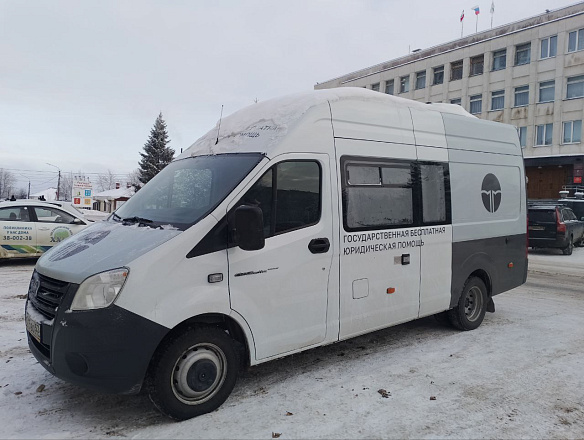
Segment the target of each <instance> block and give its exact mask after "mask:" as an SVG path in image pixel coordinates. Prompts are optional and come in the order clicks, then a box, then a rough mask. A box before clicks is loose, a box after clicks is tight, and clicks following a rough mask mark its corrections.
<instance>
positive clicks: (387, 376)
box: [0, 248, 584, 438]
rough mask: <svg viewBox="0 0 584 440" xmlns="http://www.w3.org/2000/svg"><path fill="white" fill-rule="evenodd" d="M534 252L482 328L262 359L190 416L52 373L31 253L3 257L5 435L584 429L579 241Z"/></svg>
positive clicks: (395, 336)
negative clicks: (567, 252)
mask: <svg viewBox="0 0 584 440" xmlns="http://www.w3.org/2000/svg"><path fill="white" fill-rule="evenodd" d="M529 258H530V273H529V277H528V282H527V284H525V285H524V286H522V287H520V288H517V289H514V290H513V291H511V292H507V293H504V294H502V295H499V296H497V297H496V298H495V304H496V309H497V311H496V313H494V314H487V316H486V318H485V321H484V323H483V325H482V326H481V327H480V328H479V329H477V330H475V331H472V332H458V331H455V330H452V329H450V328H446V327H441V326H440V325H438V324H437V323H436V321H435V320H434V319H432V318H425V319H421V320H418V321H415V322H411V323H408V324H404V325H400V326H397V327H393V328H390V329H386V330H383V331H379V332H376V333H373V334H369V335H366V336H362V337H359V338H355V339H352V340H350V341H345V342H342V343H339V344H335V345H332V346H328V347H323V348H319V349H315V350H311V351H309V352H305V353H302V354H300V355H295V356H292V357H288V358H284V359H281V360H279V361H275V362H270V363H267V364H263V365H260V366H258V367H255V368H253V369H251V370H250V371H248V372H247V373H245V374H244V375H243V376H242V377H240V380H239V382H238V384H237V385H236V388H235V390H234V392H233V394H232V395H231V397H230V398H229V399H228V400H227V402H226V403H225V404H224V405H223V406H222V407H221V408H219V409H218V410H217V411H215V412H213V413H211V414H207V415H204V416H201V417H198V418H196V419H192V420H188V421H185V422H181V423H176V422H171V421H168V420H167V419H165V418H164V417H162V416H160V415H159V414H158V413H157V412H156V411H155V410H153V409H152V407H151V405H150V402H149V400H148V398H147V396H145V395H143V394H141V395H138V396H110V395H100V394H97V393H94V392H91V391H87V390H84V389H81V388H77V387H75V386H73V385H69V384H67V383H65V382H62V381H60V380H58V379H55V378H54V377H52V376H51V375H50V374H49V373H47V372H46V371H45V370H44V369H43V368H42V367H41V366H40V365H38V364H37V363H36V360H35V359H34V358H33V356H32V355H31V354H30V353H29V351H28V348H27V344H26V335H25V331H24V320H23V310H24V303H25V295H26V291H27V286H28V281H29V278H30V275H31V272H32V270H33V267H34V262H9V263H0V335H1V337H0V365H2V369H1V370H0V427H1V430H0V437H5V438H87V437H92V438H93V437H100V438H105V437H114V438H115V437H120V438H121V437H136V438H273V437H278V434H281V435H280V438H371V437H384V438H583V437H584V391H583V390H584V286H583V274H584V248H577V249H575V250H574V254H573V255H571V256H564V255H561V253H560V252H557V251H537V252H530V256H529ZM381 390H385V391H386V392H387V393H383V394H385V396H386V397H384V396H382V393H380V391H381Z"/></svg>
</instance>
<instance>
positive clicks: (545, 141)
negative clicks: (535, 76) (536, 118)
mask: <svg viewBox="0 0 584 440" xmlns="http://www.w3.org/2000/svg"><path fill="white" fill-rule="evenodd" d="M553 132H554V124H544V125H536V126H535V133H536V136H535V145H551V144H552V135H553Z"/></svg>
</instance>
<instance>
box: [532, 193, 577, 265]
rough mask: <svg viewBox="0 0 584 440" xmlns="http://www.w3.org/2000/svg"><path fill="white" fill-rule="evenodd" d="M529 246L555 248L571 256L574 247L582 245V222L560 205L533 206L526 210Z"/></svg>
mask: <svg viewBox="0 0 584 440" xmlns="http://www.w3.org/2000/svg"><path fill="white" fill-rule="evenodd" d="M528 222H529V227H528V231H529V246H530V247H532V248H557V249H561V250H562V252H563V253H564V255H571V254H572V250H573V248H574V246H575V245H576V246H580V245H583V244H584V221H581V220H578V218H577V217H576V214H574V211H572V210H571V209H570V208H569V207H567V206H565V205H561V204H541V205H537V204H533V205H530V206H529V208H528Z"/></svg>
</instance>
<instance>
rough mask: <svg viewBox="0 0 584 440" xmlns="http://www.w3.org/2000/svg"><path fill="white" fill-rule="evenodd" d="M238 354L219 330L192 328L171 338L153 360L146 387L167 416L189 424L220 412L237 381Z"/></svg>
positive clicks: (230, 340) (157, 406)
mask: <svg viewBox="0 0 584 440" xmlns="http://www.w3.org/2000/svg"><path fill="white" fill-rule="evenodd" d="M238 367H239V354H238V352H237V350H236V348H235V345H234V342H233V340H232V339H231V338H230V337H229V335H228V334H227V333H225V331H223V330H222V329H220V328H216V327H199V328H190V329H188V330H187V331H185V332H184V333H182V334H180V335H178V336H175V337H171V338H170V339H169V340H168V341H167V342H166V343H165V344H164V345H163V346H162V347H161V348H160V349H159V350H158V352H157V353H156V355H155V356H154V358H153V360H152V363H151V366H150V369H149V373H148V377H147V379H146V387H147V391H148V395H149V397H150V400H151V401H152V403H154V405H155V406H156V408H158V410H159V411H160V412H162V413H163V414H165V415H166V416H168V417H170V418H173V419H176V420H186V419H190V418H192V417H196V416H199V415H201V414H206V413H208V412H211V411H213V410H215V409H217V408H219V407H220V406H221V405H222V404H223V402H225V400H227V398H228V397H229V394H231V391H232V390H233V387H234V386H235V382H236V380H237V374H238Z"/></svg>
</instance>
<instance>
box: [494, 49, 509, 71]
mask: <svg viewBox="0 0 584 440" xmlns="http://www.w3.org/2000/svg"><path fill="white" fill-rule="evenodd" d="M505 67H507V49H501V50H496V51H495V52H493V70H503V69H504V68H505Z"/></svg>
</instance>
